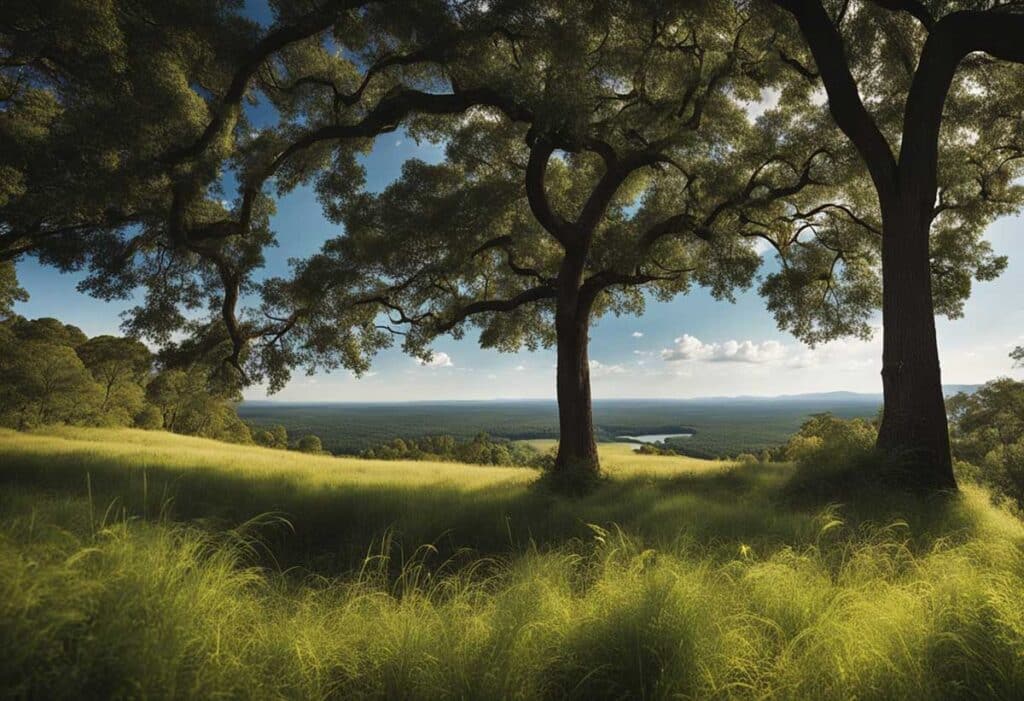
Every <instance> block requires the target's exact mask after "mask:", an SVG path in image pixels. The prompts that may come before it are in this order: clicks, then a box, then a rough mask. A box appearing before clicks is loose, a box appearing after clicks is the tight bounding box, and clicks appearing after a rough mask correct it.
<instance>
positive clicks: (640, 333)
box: [633, 331, 644, 338]
mask: <svg viewBox="0 0 1024 701" xmlns="http://www.w3.org/2000/svg"><path fill="white" fill-rule="evenodd" d="M643 337H644V334H643V331H634V332H633V338H643Z"/></svg>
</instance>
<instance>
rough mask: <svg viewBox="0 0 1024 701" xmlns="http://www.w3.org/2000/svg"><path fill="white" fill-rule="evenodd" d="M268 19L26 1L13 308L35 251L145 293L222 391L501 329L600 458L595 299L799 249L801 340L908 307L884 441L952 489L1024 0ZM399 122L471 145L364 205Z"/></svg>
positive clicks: (293, 11) (163, 333)
mask: <svg viewBox="0 0 1024 701" xmlns="http://www.w3.org/2000/svg"><path fill="white" fill-rule="evenodd" d="M271 10H272V13H273V19H272V21H271V23H270V24H269V25H266V26H261V25H260V24H258V23H256V22H255V21H253V20H252V19H250V18H247V17H246V16H245V14H244V12H243V11H242V8H241V6H240V5H239V4H238V3H236V2H231V1H230V0H220V1H217V2H199V1H197V0H170V1H166V0H164V1H161V2H156V1H155V0H142V1H141V2H137V1H134V0H133V1H131V2H129V1H128V0H112V1H111V2H107V3H88V2H85V3H73V4H68V3H60V2H44V3H36V2H33V3H29V2H13V3H6V4H5V5H4V7H3V8H2V9H0V50H2V63H0V101H2V103H0V104H2V105H3V109H2V110H0V138H2V139H3V140H4V143H5V144H7V145H8V146H7V147H5V149H4V150H3V153H2V154H0V174H2V177H0V315H6V314H9V313H10V307H11V306H12V304H13V302H14V301H16V300H17V299H19V298H20V297H21V296H22V294H23V293H22V291H20V289H19V288H18V286H17V281H16V280H15V279H14V277H13V270H12V269H11V267H10V265H9V262H10V261H13V260H16V259H18V258H19V257H21V256H24V255H34V256H36V257H38V258H39V259H40V260H41V261H43V262H44V263H47V264H50V265H54V266H57V267H58V268H60V269H63V270H78V269H86V270H87V271H88V276H87V277H86V279H85V281H84V282H83V283H82V285H81V287H82V289H83V290H84V291H86V292H88V293H90V294H93V295H95V296H98V297H100V298H103V299H126V298H128V297H129V296H131V295H132V294H133V293H134V292H135V291H136V290H137V289H138V288H140V287H141V288H143V289H144V290H145V295H144V298H143V300H142V302H141V303H140V304H139V305H138V306H136V307H135V308H134V309H132V310H131V313H130V314H129V315H128V318H127V321H126V326H125V328H126V331H127V332H128V333H129V334H130V335H132V336H136V337H145V338H147V339H149V340H151V341H152V342H154V343H156V344H158V345H160V346H162V347H163V349H164V350H163V352H162V359H163V362H164V363H165V365H166V366H167V367H168V368H187V367H188V366H189V363H190V362H191V361H192V360H194V359H196V358H204V359H211V358H213V359H214V363H213V365H214V367H215V372H214V374H213V376H212V379H211V380H210V381H213V382H215V383H216V384H217V386H218V387H221V388H223V389H224V391H225V392H237V388H238V386H239V385H240V384H243V383H246V382H255V381H260V380H262V381H265V382H266V383H267V384H268V386H269V387H270V388H271V389H272V390H273V389H278V388H280V387H281V386H282V385H283V384H284V383H285V382H286V381H287V380H288V378H289V376H290V373H291V371H292V370H293V369H294V368H296V367H304V368H305V369H307V370H309V371H313V370H315V369H318V368H327V369H333V368H337V367H345V368H348V369H350V370H352V371H354V372H356V373H360V372H363V371H365V370H366V369H367V368H368V366H369V362H370V359H371V357H372V356H373V354H374V353H376V352H377V351H378V350H379V349H381V348H383V347H385V346H387V345H389V344H391V343H392V342H393V340H394V339H395V338H396V337H401V338H403V346H404V347H405V349H406V350H407V351H409V352H411V353H414V354H418V355H421V356H424V355H426V354H427V353H428V352H429V344H430V342H431V340H432V339H433V338H435V337H436V336H438V335H439V334H442V333H452V334H454V335H456V336H459V335H462V334H463V333H465V332H466V331H467V329H468V328H469V327H471V326H476V327H478V328H479V329H480V330H481V342H482V343H483V345H485V346H488V347H495V348H498V349H502V350H510V349H514V348H519V347H522V346H525V347H527V348H536V347H538V346H542V345H551V344H555V343H556V342H557V345H558V348H559V365H560V367H564V368H566V371H565V373H562V374H561V375H560V379H559V381H558V391H559V398H560V399H562V398H563V397H565V398H567V399H568V403H567V404H566V406H568V407H569V408H570V410H569V414H568V415H566V416H564V417H563V419H564V420H565V422H563V424H562V433H563V437H565V436H570V437H572V439H573V440H578V441H580V443H579V444H578V445H575V446H571V447H570V448H571V450H570V452H572V453H573V454H580V455H583V454H587V455H589V456H591V457H592V456H593V449H592V448H593V439H592V436H591V434H592V431H591V430H590V427H589V424H588V421H589V409H588V407H589V396H590V389H589V372H588V361H589V359H588V356H587V353H586V338H587V333H586V332H587V326H588V324H589V322H590V319H591V318H592V317H593V316H596V315H600V314H603V313H607V312H612V313H627V312H628V313H633V312H637V311H640V310H641V309H642V308H643V304H644V300H645V295H653V296H654V297H655V298H667V297H670V296H672V295H674V294H678V293H681V292H686V291H687V290H689V289H690V288H691V287H692V286H694V285H702V286H705V287H707V288H709V289H710V290H711V292H712V293H713V294H714V295H716V296H718V297H721V298H729V297H730V295H731V294H732V291H733V290H734V289H736V288H737V287H743V286H745V285H748V284H750V283H751V282H752V280H753V277H754V275H755V273H756V271H757V270H758V266H759V265H760V258H759V257H758V255H757V254H756V251H755V249H754V246H753V242H755V241H757V242H759V243H760V244H761V245H762V246H764V247H767V248H768V250H769V251H771V252H773V253H774V254H775V257H776V263H775V264H774V267H771V266H770V267H769V268H768V270H767V272H766V275H765V277H764V279H763V280H762V282H761V286H760V291H761V293H762V294H763V295H764V296H765V297H766V299H767V304H768V308H769V309H770V310H771V311H772V313H773V314H774V315H775V317H776V319H777V320H778V323H779V325H780V326H781V327H782V328H785V329H788V330H790V331H792V332H793V333H794V334H795V335H796V336H797V337H799V338H801V339H803V340H805V341H808V342H811V343H815V342H819V341H824V340H827V339H830V338H833V337H835V336H837V335H842V334H858V335H862V336H864V335H867V334H868V333H870V326H869V321H870V319H871V317H872V314H873V313H874V311H875V310H876V309H878V308H879V307H882V309H883V313H884V314H885V315H886V321H885V346H886V349H887V350H886V355H885V359H884V371H883V381H884V384H885V388H886V390H885V391H886V404H887V406H886V413H885V419H884V421H883V424H882V430H881V433H880V442H887V443H888V444H890V445H891V446H895V447H899V446H903V447H908V448H914V449H917V448H923V449H924V453H926V454H927V455H930V456H932V458H935V460H931V458H929V460H931V462H933V463H936V464H938V465H939V469H938V470H937V471H936V472H935V475H936V477H935V480H934V482H935V484H936V485H940V484H941V485H947V486H948V484H947V483H948V482H949V481H951V480H952V477H951V471H949V470H947V472H949V474H948V475H943V474H940V473H942V468H943V460H944V461H945V463H944V464H945V466H946V467H948V452H949V451H948V440H947V439H946V437H945V436H946V434H945V414H944V412H943V411H942V407H941V387H940V384H939V383H940V380H939V372H938V356H937V351H936V350H935V348H934V345H935V344H934V342H933V341H934V338H933V337H934V322H933V320H932V312H933V311H938V312H940V313H945V314H948V315H951V316H956V315H959V314H960V313H962V309H963V302H964V300H965V299H966V298H967V296H968V295H969V293H970V290H971V285H972V283H973V281H974V280H976V279H978V280H985V279H991V278H992V277H994V276H995V275H997V274H999V272H1001V271H1002V269H1003V268H1004V267H1005V264H1006V261H1005V260H1004V259H1002V258H1000V257H998V256H996V255H994V253H993V251H992V250H991V247H990V246H989V245H988V244H987V242H985V241H984V240H983V238H982V234H983V232H984V229H985V227H986V226H987V225H988V224H989V223H990V222H991V221H992V219H993V218H995V217H997V216H1000V215H1002V214H1006V213H1008V212H1012V211H1016V210H1017V209H1019V207H1020V204H1021V202H1022V196H1024V189H1022V188H1021V187H1020V186H1019V184H1018V181H1019V175H1020V174H1021V171H1020V168H1021V166H1022V164H1024V158H1022V156H1024V142H1022V139H1024V136H1022V135H1024V129H1022V126H1024V117H1022V114H1024V102H1022V101H1024V96H1022V94H1021V92H1020V91H1019V90H1018V89H1016V86H1018V85H1019V84H1020V78H1021V70H1022V69H1021V66H1020V63H1019V62H1020V61H1021V60H1024V56H1022V55H1021V54H1020V52H1021V49H1020V43H1019V41H1017V39H1018V38H1019V35H1020V32H1019V31H1017V30H1019V29H1021V23H1022V22H1024V15H1022V14H1021V13H1020V8H1019V7H1018V6H1017V4H1016V3H1008V4H997V3H993V2H986V1H985V0H979V1H978V2H973V3H969V6H968V7H964V3H951V2H944V1H940V0H934V1H933V0H929V1H927V2H923V1H918V0H912V1H910V2H888V1H887V2H882V1H881V0H871V1H868V2H848V1H847V0H758V1H757V2H750V3H746V2H744V3H737V2H733V1H732V0H700V2H679V3H661V2H644V1H640V2H638V1H636V0H633V1H628V0H601V1H600V2H595V3H586V4H581V3H567V2H561V1H557V0H490V1H484V0H464V1H462V2H451V1H450V0H404V1H403V2H395V1H392V0H327V1H326V2H323V3H320V4H318V5H313V4H310V3H307V2H303V1H299V0H279V1H276V2H274V3H272V4H271ZM1015 31H1016V33H1015ZM254 111H259V112H261V113H262V114H263V115H264V116H265V119H261V120H260V121H259V123H257V122H256V121H254V120H252V119H251V118H250V115H251V114H252V113H254ZM267 115H269V116H267ZM397 129H404V130H406V131H408V132H409V133H410V134H411V135H412V136H414V137H415V138H420V139H429V140H433V141H441V142H444V144H445V148H446V153H445V160H444V162H443V163H440V164H436V165H427V164H424V163H420V162H410V163H408V164H407V165H406V167H405V168H404V170H403V174H402V177H401V178H400V179H399V180H398V181H397V182H396V183H394V184H393V185H391V186H390V187H389V188H387V189H386V190H385V191H384V192H383V193H380V194H378V195H370V194H367V193H366V192H364V191H363V189H364V176H365V174H364V172H363V168H362V166H361V165H360V161H359V157H360V155H361V154H363V153H365V152H366V151H367V150H368V149H369V148H370V147H371V146H372V144H373V141H374V138H375V137H377V136H378V135H380V134H383V133H388V132H392V131H395V130H397ZM303 185H312V186H313V187H314V188H315V189H316V191H317V193H318V195H319V197H320V201H321V204H322V206H323V209H324V212H325V213H326V215H327V216H328V217H329V218H330V219H331V220H333V221H335V222H337V223H338V224H339V225H341V224H343V225H344V233H342V234H341V235H339V236H338V237H337V238H335V239H332V240H329V241H328V242H326V244H325V245H324V247H323V249H322V251H321V252H320V253H318V254H317V255H314V256H312V257H310V258H308V259H306V260H302V261H296V262H295V263H294V265H293V270H292V273H291V274H290V275H288V276H283V277H279V278H270V279H268V278H267V277H266V276H265V274H264V273H263V266H264V263H265V260H266V256H267V255H268V251H269V250H270V249H271V248H272V246H273V245H274V244H275V242H276V238H275V237H276V236H277V235H278V234H279V233H281V234H283V235H288V234H289V233H290V232H274V231H272V230H271V227H270V217H271V215H272V214H273V213H274V206H275V200H276V199H277V198H279V197H281V196H283V195H285V194H287V193H288V192H290V191H292V190H294V189H295V188H297V187H299V186H303ZM55 202H56V203H59V206H56V207H55V206H54V203H55ZM883 281H884V282H885V285H884V290H883V288H882V284H881V283H882V282H883ZM915 339H916V340H915ZM921 339H924V340H923V341H921ZM66 360H68V361H69V362H70V358H67V359H66ZM111 369H112V368H111V367H107V370H111ZM99 372H100V374H104V372H105V371H104V370H100V371H99ZM180 372H182V373H183V374H182V375H180V376H175V378H174V379H173V381H171V379H169V378H168V379H167V382H166V386H165V387H159V388H158V389H159V396H160V397H161V398H163V399H162V400H161V401H163V400H166V403H165V404H163V405H161V406H164V407H166V409H164V410H163V411H164V420H165V422H166V420H167V416H168V413H167V412H171V413H173V414H174V415H175V416H178V415H179V411H180V406H179V405H180V404H181V402H180V401H178V400H177V399H173V397H179V396H180V395H181V392H182V391H185V388H187V387H191V386H199V385H201V384H202V383H203V382H205V381H206V380H202V379H201V378H199V379H197V378H190V376H189V372H188V371H187V370H181V371H180ZM114 385H116V382H113V384H111V385H108V389H107V390H106V391H105V393H104V396H105V397H106V399H104V400H102V401H103V402H104V403H108V402H110V401H111V399H110V396H111V393H112V392H113V386H114ZM147 391H148V390H147ZM153 392H157V389H154V390H153ZM114 394H116V392H115V393H114ZM137 399H138V398H137V397H134V398H128V397H119V398H118V399H117V401H118V402H120V403H121V404H122V405H125V406H129V405H130V406H135V404H133V402H135V401H136V400H137ZM151 399H152V398H151ZM572 407H576V408H572ZM125 411H126V412H127V411H129V410H128V409H125ZM943 446H945V448H943ZM943 451H944V455H945V458H943ZM588 459H589V458H588ZM947 478H948V479H947Z"/></svg>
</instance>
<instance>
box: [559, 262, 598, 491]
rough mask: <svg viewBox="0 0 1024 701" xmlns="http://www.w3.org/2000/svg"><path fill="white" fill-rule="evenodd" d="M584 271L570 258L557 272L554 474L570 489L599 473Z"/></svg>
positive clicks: (588, 301)
mask: <svg viewBox="0 0 1024 701" xmlns="http://www.w3.org/2000/svg"><path fill="white" fill-rule="evenodd" d="M582 270H583V261H582V257H580V260H574V256H567V257H566V260H565V262H564V263H563V266H562V270H561V271H560V274H559V281H558V282H559V294H558V300H557V309H556V313H555V332H556V336H557V342H558V371H557V387H558V428H559V442H558V456H557V457H556V459H555V470H554V472H555V475H554V476H555V477H556V481H557V482H558V484H559V485H560V486H562V487H564V488H566V489H569V490H571V491H582V490H585V489H586V488H587V486H588V484H590V483H592V482H593V480H594V479H596V478H597V476H598V474H599V471H600V464H599V461H598V457H597V444H596V443H595V442H594V417H593V406H592V403H591V397H590V359H589V356H588V353H587V346H588V344H589V341H590V339H589V332H590V310H591V306H592V302H593V300H592V299H588V298H586V297H584V296H582V295H581V294H580V278H581V276H582Z"/></svg>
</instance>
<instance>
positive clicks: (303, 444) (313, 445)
mask: <svg viewBox="0 0 1024 701" xmlns="http://www.w3.org/2000/svg"><path fill="white" fill-rule="evenodd" d="M295 449H296V450H298V451H299V452H302V453H313V454H317V455H319V454H320V453H322V452H324V446H323V443H321V442H320V437H319V436H315V435H313V434H312V433H309V434H306V435H305V436H303V437H302V438H300V439H299V440H298V441H297V442H296V443H295Z"/></svg>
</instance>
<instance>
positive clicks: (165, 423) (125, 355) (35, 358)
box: [0, 316, 252, 443]
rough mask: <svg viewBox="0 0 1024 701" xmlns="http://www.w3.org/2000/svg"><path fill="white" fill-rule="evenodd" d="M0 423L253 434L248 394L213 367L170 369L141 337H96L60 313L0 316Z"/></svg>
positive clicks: (226, 437)
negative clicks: (241, 407)
mask: <svg viewBox="0 0 1024 701" xmlns="http://www.w3.org/2000/svg"><path fill="white" fill-rule="evenodd" d="M0 386H2V387H3V392H2V394H0V425H3V426H9V427H12V428H18V429H22V430H24V429H28V428H33V427H36V426H41V425H45V424H56V423H63V424H74V425H84V426H135V427H139V428H147V429H166V430H168V431H172V432H174V433H182V434H187V435H194V436H203V437H206V438H215V439H218V440H223V441H228V442H232V443H248V442H250V441H251V440H252V436H251V434H250V431H249V427H248V426H246V424H245V423H244V422H243V421H242V420H241V419H239V418H238V414H237V413H236V412H235V406H236V404H237V402H238V401H239V400H241V395H240V393H239V392H238V389H237V388H232V387H230V386H227V385H225V384H224V383H220V382H218V381H217V380H216V377H215V374H214V373H212V372H211V371H210V369H209V368H208V367H205V366H204V365H202V364H199V363H194V364H192V365H188V366H185V367H171V366H168V365H166V364H165V363H162V362H160V360H159V358H157V357H156V356H154V355H153V354H152V353H151V352H150V350H149V349H148V348H147V347H146V346H145V345H144V344H143V343H141V342H139V341H137V340H135V339H131V338H123V337H118V336H106V335H104V336H95V337H93V338H89V337H88V336H87V335H86V334H85V333H83V332H82V330H81V329H79V328H78V327H76V326H71V325H69V324H64V323H61V322H60V321H58V320H57V319H50V318H44V319H33V320H29V319H25V318H23V317H20V316H12V317H10V318H8V319H6V320H4V321H0Z"/></svg>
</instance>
